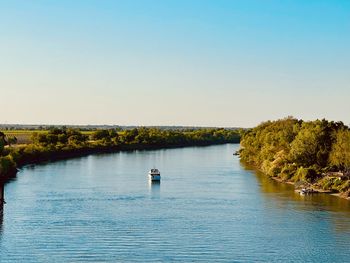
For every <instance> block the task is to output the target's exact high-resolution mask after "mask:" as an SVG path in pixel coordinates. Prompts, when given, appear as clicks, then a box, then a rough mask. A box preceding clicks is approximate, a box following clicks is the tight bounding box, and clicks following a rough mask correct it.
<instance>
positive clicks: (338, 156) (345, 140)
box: [329, 130, 350, 172]
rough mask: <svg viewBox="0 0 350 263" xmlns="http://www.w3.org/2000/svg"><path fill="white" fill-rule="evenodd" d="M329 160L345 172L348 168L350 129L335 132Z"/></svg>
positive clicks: (349, 168)
mask: <svg viewBox="0 0 350 263" xmlns="http://www.w3.org/2000/svg"><path fill="white" fill-rule="evenodd" d="M329 162H330V164H331V165H335V166H337V167H339V168H341V169H344V170H345V171H346V172H349V170H350V131H349V130H339V131H338V132H337V133H336V142H335V143H334V144H333V147H332V151H331V153H330V155H329Z"/></svg>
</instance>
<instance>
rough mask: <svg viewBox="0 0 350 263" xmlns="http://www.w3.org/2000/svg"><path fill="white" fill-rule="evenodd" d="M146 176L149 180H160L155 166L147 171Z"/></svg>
mask: <svg viewBox="0 0 350 263" xmlns="http://www.w3.org/2000/svg"><path fill="white" fill-rule="evenodd" d="M148 177H149V179H150V180H151V181H160V171H159V170H158V169H156V168H154V169H151V170H150V171H149V172H148Z"/></svg>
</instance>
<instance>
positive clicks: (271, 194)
mask: <svg viewBox="0 0 350 263" xmlns="http://www.w3.org/2000/svg"><path fill="white" fill-rule="evenodd" d="M241 164H242V166H243V167H244V169H246V170H249V171H252V172H254V174H255V175H256V178H257V181H258V184H259V187H260V190H261V193H262V195H263V197H264V198H265V199H267V201H268V205H269V206H271V205H274V206H276V207H278V208H279V209H286V210H289V209H294V210H297V211H305V212H316V213H317V212H319V211H325V212H328V216H329V219H330V221H331V222H333V226H334V229H335V231H339V232H346V231H350V201H349V200H346V199H343V198H339V197H336V196H332V195H329V194H317V193H316V194H311V195H304V196H302V195H300V194H298V193H296V192H295V191H294V186H293V185H290V184H287V183H281V182H277V181H275V180H273V179H271V178H270V177H269V176H267V175H265V174H264V173H262V172H259V171H256V170H254V167H252V166H249V165H247V164H244V163H243V162H241ZM333 213H335V214H333ZM311 214H313V213H311Z"/></svg>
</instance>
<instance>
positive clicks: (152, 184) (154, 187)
mask: <svg viewBox="0 0 350 263" xmlns="http://www.w3.org/2000/svg"><path fill="white" fill-rule="evenodd" d="M148 188H149V190H150V194H151V197H152V198H160V181H151V180H148Z"/></svg>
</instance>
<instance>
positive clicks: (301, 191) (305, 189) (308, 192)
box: [299, 188, 315, 195]
mask: <svg viewBox="0 0 350 263" xmlns="http://www.w3.org/2000/svg"><path fill="white" fill-rule="evenodd" d="M314 192H315V191H314V190H313V189H311V188H302V189H300V190H299V193H300V194H301V195H306V194H312V193H314Z"/></svg>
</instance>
